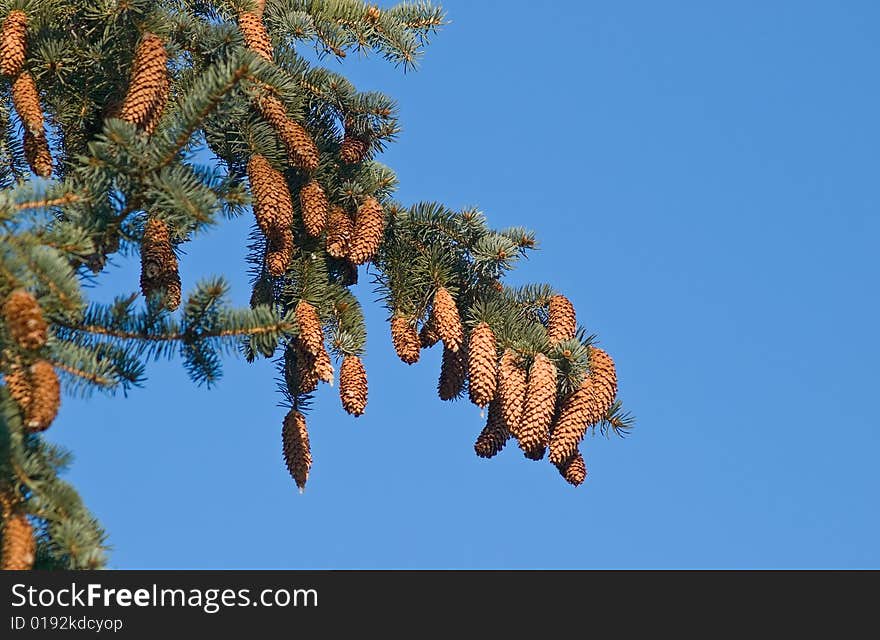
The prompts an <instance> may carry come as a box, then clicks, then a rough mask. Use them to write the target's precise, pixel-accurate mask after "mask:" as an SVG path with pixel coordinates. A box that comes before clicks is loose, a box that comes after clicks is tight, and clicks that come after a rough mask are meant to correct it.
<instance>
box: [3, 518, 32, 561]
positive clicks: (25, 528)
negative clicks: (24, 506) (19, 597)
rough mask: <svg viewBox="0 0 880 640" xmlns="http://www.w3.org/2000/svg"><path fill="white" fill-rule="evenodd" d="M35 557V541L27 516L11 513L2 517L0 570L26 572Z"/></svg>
mask: <svg viewBox="0 0 880 640" xmlns="http://www.w3.org/2000/svg"><path fill="white" fill-rule="evenodd" d="M36 557H37V540H36V538H35V536H34V528H33V526H32V525H31V523H30V522H29V521H28V519H27V516H26V515H25V514H23V513H12V514H10V515H9V516H8V517H4V522H3V550H2V552H0V558H2V559H0V569H2V570H3V571H28V570H30V569H32V568H33V566H34V560H35V559H36Z"/></svg>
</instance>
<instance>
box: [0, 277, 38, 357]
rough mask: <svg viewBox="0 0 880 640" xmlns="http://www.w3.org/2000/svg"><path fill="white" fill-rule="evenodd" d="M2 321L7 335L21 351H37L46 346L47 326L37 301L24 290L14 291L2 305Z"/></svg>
mask: <svg viewBox="0 0 880 640" xmlns="http://www.w3.org/2000/svg"><path fill="white" fill-rule="evenodd" d="M3 319H4V320H5V321H6V328H7V329H8V330H9V335H11V336H12V339H13V340H15V341H16V342H17V343H18V344H19V346H20V347H21V348H23V349H39V348H40V347H42V346H43V345H44V344H46V337H47V335H48V325H47V324H46V320H45V318H43V310H42V309H41V308H40V304H39V303H38V302H37V299H36V298H34V297H33V296H32V295H31V294H30V293H28V292H27V291H25V290H24V289H16V290H15V291H13V292H12V293H10V294H9V297H8V298H6V302H4V303H3Z"/></svg>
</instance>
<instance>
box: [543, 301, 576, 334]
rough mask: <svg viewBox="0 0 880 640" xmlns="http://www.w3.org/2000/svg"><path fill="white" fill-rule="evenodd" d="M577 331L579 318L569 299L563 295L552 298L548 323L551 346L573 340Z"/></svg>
mask: <svg viewBox="0 0 880 640" xmlns="http://www.w3.org/2000/svg"><path fill="white" fill-rule="evenodd" d="M575 331H577V316H576V315H575V311H574V306H573V305H572V304H571V302H570V301H569V299H568V298H566V297H565V296H563V295H555V296H553V297H552V298H550V310H549V320H548V322H547V338H548V339H549V340H550V344H556V343H557V342H562V341H563V340H569V339H570V338H573V337H574V334H575Z"/></svg>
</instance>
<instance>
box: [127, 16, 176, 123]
mask: <svg viewBox="0 0 880 640" xmlns="http://www.w3.org/2000/svg"><path fill="white" fill-rule="evenodd" d="M167 99H168V53H167V52H166V51H165V44H164V43H163V42H162V39H161V38H160V37H159V36H157V35H156V34H154V33H145V34H144V35H143V37H142V38H141V41H140V43H138V46H137V50H136V51H135V54H134V61H133V62H132V64H131V76H130V79H129V84H128V92H127V93H126V95H125V100H123V102H122V108H121V109H120V111H119V117H120V119H122V120H125V121H126V122H130V123H131V124H133V125H135V126H136V127H137V128H139V129H142V130H143V129H144V127H145V126H146V125H147V123H150V122H152V121H157V120H158V118H157V115H156V112H157V111H158V112H159V116H161V111H162V110H163V109H164V102H165V101H166V100H167ZM152 126H153V127H155V123H153V124H152Z"/></svg>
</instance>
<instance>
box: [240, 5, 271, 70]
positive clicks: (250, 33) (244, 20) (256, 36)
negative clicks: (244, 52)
mask: <svg viewBox="0 0 880 640" xmlns="http://www.w3.org/2000/svg"><path fill="white" fill-rule="evenodd" d="M238 28H239V29H241V34H242V35H243V36H244V43H245V45H246V46H247V48H248V49H250V50H251V51H253V52H254V53H257V54H259V55H260V56H262V57H263V58H265V59H266V60H268V61H269V62H271V61H272V40H271V39H270V38H269V33H268V32H267V31H266V25H264V24H263V18H262V17H261V16H260V14H259V13H258V12H256V11H242V12H241V13H239V14H238Z"/></svg>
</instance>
